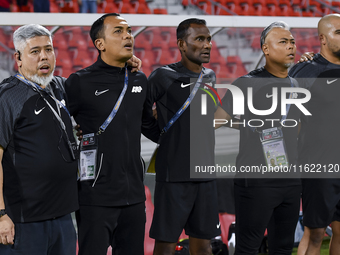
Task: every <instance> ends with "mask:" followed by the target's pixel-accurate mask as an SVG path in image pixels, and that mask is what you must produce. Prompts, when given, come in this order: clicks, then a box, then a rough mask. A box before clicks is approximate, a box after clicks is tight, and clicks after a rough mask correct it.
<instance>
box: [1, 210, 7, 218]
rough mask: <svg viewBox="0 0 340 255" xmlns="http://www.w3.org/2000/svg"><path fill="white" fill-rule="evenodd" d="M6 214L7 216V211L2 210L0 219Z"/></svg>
mask: <svg viewBox="0 0 340 255" xmlns="http://www.w3.org/2000/svg"><path fill="white" fill-rule="evenodd" d="M5 214H6V211H5V209H1V210H0V218H1V217H2V216H4V215H5Z"/></svg>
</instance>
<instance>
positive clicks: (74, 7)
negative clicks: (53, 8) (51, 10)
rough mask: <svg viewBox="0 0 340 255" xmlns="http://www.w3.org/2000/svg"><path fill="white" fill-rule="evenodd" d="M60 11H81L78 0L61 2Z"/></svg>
mask: <svg viewBox="0 0 340 255" xmlns="http://www.w3.org/2000/svg"><path fill="white" fill-rule="evenodd" d="M60 11H61V12H71V13H78V12H79V6H78V2H77V1H76V0H72V1H66V0H64V1H62V2H61V6H60Z"/></svg>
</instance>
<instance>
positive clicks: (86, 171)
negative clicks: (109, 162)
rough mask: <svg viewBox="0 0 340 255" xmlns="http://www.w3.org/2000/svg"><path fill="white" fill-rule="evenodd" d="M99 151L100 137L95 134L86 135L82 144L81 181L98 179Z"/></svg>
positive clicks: (80, 160)
mask: <svg viewBox="0 0 340 255" xmlns="http://www.w3.org/2000/svg"><path fill="white" fill-rule="evenodd" d="M97 151H98V137H97V136H96V135H95V134H94V133H92V134H86V135H84V136H83V140H82V141H81V143H80V159H79V171H80V173H79V175H80V180H81V181H87V180H94V179H95V178H96V173H97Z"/></svg>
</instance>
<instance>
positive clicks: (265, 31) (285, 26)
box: [261, 21, 290, 48]
mask: <svg viewBox="0 0 340 255" xmlns="http://www.w3.org/2000/svg"><path fill="white" fill-rule="evenodd" d="M275 27H280V28H283V29H285V30H290V27H289V26H288V24H287V23H286V22H284V21H275V22H273V23H271V24H270V25H269V26H267V27H266V28H265V29H263V31H262V33H261V48H262V45H263V44H264V40H265V39H266V37H267V35H268V34H269V32H270V31H272V29H273V28H275Z"/></svg>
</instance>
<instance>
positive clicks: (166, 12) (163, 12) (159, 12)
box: [153, 8, 168, 14]
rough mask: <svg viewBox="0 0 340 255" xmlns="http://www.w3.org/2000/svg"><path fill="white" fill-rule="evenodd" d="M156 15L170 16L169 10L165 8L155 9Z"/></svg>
mask: <svg viewBox="0 0 340 255" xmlns="http://www.w3.org/2000/svg"><path fill="white" fill-rule="evenodd" d="M153 13H154V14H168V11H167V9H165V8H155V9H153Z"/></svg>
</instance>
